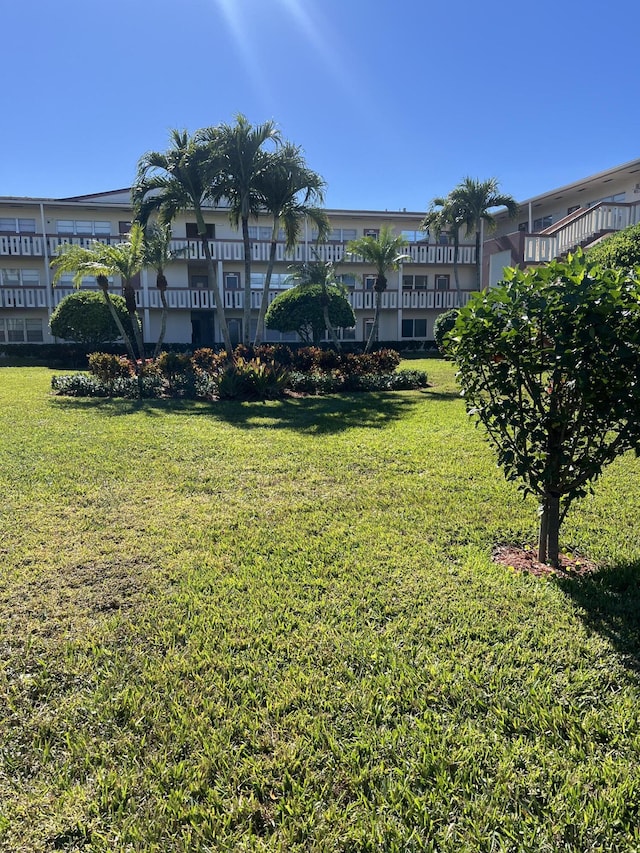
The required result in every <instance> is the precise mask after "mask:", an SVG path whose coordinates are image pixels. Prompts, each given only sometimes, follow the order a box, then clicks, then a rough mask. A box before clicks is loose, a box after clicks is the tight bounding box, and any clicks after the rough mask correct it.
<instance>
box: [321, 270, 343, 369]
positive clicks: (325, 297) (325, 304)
mask: <svg viewBox="0 0 640 853" xmlns="http://www.w3.org/2000/svg"><path fill="white" fill-rule="evenodd" d="M322 317H323V319H324V326H325V329H326V330H327V331H328V332H329V337H330V338H331V340H332V342H333V345H334V347H335V348H336V350H337V351H338V352H342V345H341V344H340V341H339V340H338V336H337V335H336V330H335V329H334V328H333V325H332V323H331V320H330V319H329V294H328V293H327V282H326V279H323V280H322Z"/></svg>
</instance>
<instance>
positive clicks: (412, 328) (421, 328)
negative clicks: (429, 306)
mask: <svg viewBox="0 0 640 853" xmlns="http://www.w3.org/2000/svg"><path fill="white" fill-rule="evenodd" d="M402 337H403V338H426V337H427V321H426V319H425V318H422V317H418V318H416V319H414V320H404V319H403V321H402Z"/></svg>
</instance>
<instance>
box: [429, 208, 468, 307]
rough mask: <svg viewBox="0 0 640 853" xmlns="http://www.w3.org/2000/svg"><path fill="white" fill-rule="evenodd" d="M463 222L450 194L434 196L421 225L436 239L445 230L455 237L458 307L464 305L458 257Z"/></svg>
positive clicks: (454, 267) (461, 214)
mask: <svg viewBox="0 0 640 853" xmlns="http://www.w3.org/2000/svg"><path fill="white" fill-rule="evenodd" d="M463 224H464V216H463V212H462V210H461V208H460V207H459V206H458V205H457V204H456V202H455V201H453V200H452V199H451V198H450V197H449V196H448V197H447V198H442V197H439V198H434V199H433V201H432V202H431V205H430V206H429V210H428V211H427V214H426V216H425V218H424V219H423V220H422V222H421V223H420V227H421V228H423V229H424V230H426V231H431V232H432V233H433V234H434V235H435V236H436V239H437V238H438V237H439V236H440V234H442V232H443V231H447V232H449V233H450V234H451V235H452V237H453V280H454V281H455V283H456V294H457V297H458V308H461V307H462V291H461V290H460V272H459V269H458V259H459V254H460V228H461V226H462V225H463Z"/></svg>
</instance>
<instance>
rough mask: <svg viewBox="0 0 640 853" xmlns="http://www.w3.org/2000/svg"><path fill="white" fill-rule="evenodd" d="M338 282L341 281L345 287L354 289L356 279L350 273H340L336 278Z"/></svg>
mask: <svg viewBox="0 0 640 853" xmlns="http://www.w3.org/2000/svg"><path fill="white" fill-rule="evenodd" d="M338 281H341V282H342V284H344V286H345V287H355V286H356V277H355V275H353V274H352V273H342V275H339V276H338Z"/></svg>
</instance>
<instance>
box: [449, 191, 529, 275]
mask: <svg viewBox="0 0 640 853" xmlns="http://www.w3.org/2000/svg"><path fill="white" fill-rule="evenodd" d="M448 199H449V201H450V203H451V204H453V205H454V206H455V207H456V208H457V209H458V210H459V211H460V213H461V215H462V224H464V225H465V227H466V234H467V236H470V235H471V234H473V233H474V231H475V235H476V285H477V288H478V290H480V289H481V286H482V270H481V258H480V239H481V238H480V232H481V229H482V223H483V222H484V224H485V225H486V226H487V230H489V231H492V230H493V229H494V228H495V227H496V222H495V218H494V217H493V216H492V214H491V213H490V211H491V210H492V209H494V208H496V207H506V208H507V213H508V214H509V217H510V218H513V217H515V216H517V215H518V203H517V202H516V200H515V199H514V198H513V196H510V195H504V194H503V193H501V192H500V185H499V183H498V181H497V179H496V178H488V180H486V181H480V180H478V179H477V178H470V177H468V176H467V177H466V178H463V179H462V181H461V182H460V183H459V184H458V186H457V187H454V188H453V189H452V190H451V192H450V193H449V196H448Z"/></svg>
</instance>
